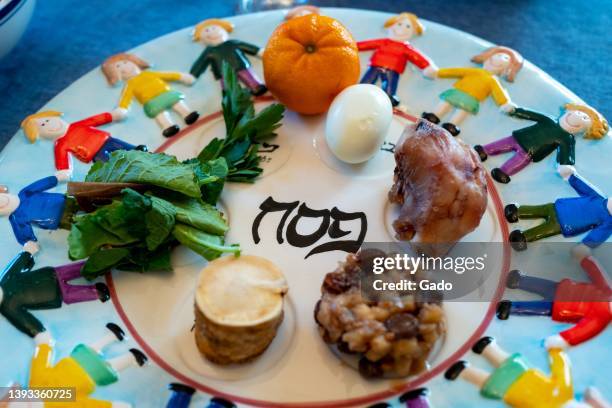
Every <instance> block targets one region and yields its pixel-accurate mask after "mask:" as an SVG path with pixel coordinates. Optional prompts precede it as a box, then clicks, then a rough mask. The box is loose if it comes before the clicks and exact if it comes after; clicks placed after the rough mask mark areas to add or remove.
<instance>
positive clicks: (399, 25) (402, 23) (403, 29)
mask: <svg viewBox="0 0 612 408" xmlns="http://www.w3.org/2000/svg"><path fill="white" fill-rule="evenodd" d="M415 32H416V30H415V27H413V25H412V22H411V21H410V19H407V18H402V19H400V20H398V21H397V22H396V23H395V24H393V25H392V26H390V27H389V28H388V29H387V35H388V36H389V38H391V39H394V40H397V41H408V40H409V39H411V38H412V37H413V36H414V33H415Z"/></svg>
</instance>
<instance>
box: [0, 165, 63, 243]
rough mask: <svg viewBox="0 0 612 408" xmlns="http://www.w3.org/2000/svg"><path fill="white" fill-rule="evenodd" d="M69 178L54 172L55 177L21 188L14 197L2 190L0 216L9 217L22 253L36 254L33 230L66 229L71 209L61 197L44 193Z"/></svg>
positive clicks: (61, 195) (61, 173) (60, 195)
mask: <svg viewBox="0 0 612 408" xmlns="http://www.w3.org/2000/svg"><path fill="white" fill-rule="evenodd" d="M69 178H70V175H69V174H68V173H67V172H63V171H58V172H57V173H56V175H55V176H49V177H45V178H42V179H40V180H37V181H35V182H33V183H32V184H30V185H28V186H26V187H24V188H22V189H21V190H20V191H19V193H18V194H17V195H15V194H10V193H9V192H8V190H6V189H4V192H2V193H0V215H2V216H8V217H9V221H10V223H11V227H12V228H13V233H14V234H15V238H16V239H17V242H19V243H20V244H21V245H23V247H24V250H25V251H27V252H30V253H31V254H35V253H36V252H38V249H39V248H38V244H37V241H38V239H37V238H36V234H34V228H33V227H38V228H40V229H44V230H56V229H59V228H70V217H71V214H72V212H73V209H74V208H73V207H72V205H70V204H68V205H67V200H66V196H65V195H64V194H60V193H49V192H47V190H50V189H52V188H54V187H56V186H57V185H58V184H59V183H60V182H66V181H68V179H69Z"/></svg>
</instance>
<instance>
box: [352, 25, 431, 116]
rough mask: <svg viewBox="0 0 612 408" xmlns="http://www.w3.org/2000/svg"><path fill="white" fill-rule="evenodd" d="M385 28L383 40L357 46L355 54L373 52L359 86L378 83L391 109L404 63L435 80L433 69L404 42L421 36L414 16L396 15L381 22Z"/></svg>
mask: <svg viewBox="0 0 612 408" xmlns="http://www.w3.org/2000/svg"><path fill="white" fill-rule="evenodd" d="M385 28H386V29H387V38H379V39H376V40H366V41H358V42H357V47H358V48H359V51H369V50H374V53H373V54H372V57H371V58H370V66H369V67H368V70H367V71H366V73H365V75H364V76H363V78H361V83H362V84H375V83H376V82H377V81H379V80H380V83H381V86H382V88H383V89H384V91H385V92H386V93H387V95H389V98H390V99H391V103H392V104H393V106H398V105H399V103H400V101H399V99H398V98H397V95H396V93H397V84H398V82H399V77H400V75H401V74H402V73H404V70H405V69H406V64H407V63H408V62H410V63H412V64H413V65H414V66H416V67H417V68H419V69H420V70H422V71H423V75H425V76H426V77H428V78H435V77H436V73H437V68H436V66H435V65H434V64H433V63H432V62H431V61H430V60H429V59H428V58H427V57H426V56H425V55H424V54H423V53H422V52H421V51H419V50H418V49H416V48H415V47H413V46H412V45H411V44H410V43H409V42H408V40H410V39H411V38H412V37H413V36H415V35H421V34H423V31H424V28H423V25H422V24H421V22H420V21H419V20H418V18H417V16H415V15H414V14H412V13H401V14H398V15H397V16H394V17H391V18H390V19H389V20H387V21H386V22H385Z"/></svg>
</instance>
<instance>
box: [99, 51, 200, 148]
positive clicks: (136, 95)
mask: <svg viewBox="0 0 612 408" xmlns="http://www.w3.org/2000/svg"><path fill="white" fill-rule="evenodd" d="M149 66H150V65H149V63H148V62H146V61H144V60H142V59H141V58H139V57H137V56H135V55H133V54H126V53H121V54H116V55H113V56H112V57H109V58H107V59H106V61H104V63H103V64H102V72H103V73H104V76H105V77H106V79H107V81H108V83H109V84H110V85H115V84H116V83H118V82H120V81H124V82H125V85H124V87H123V91H122V93H121V98H120V99H119V104H118V107H117V109H116V111H120V112H121V113H122V114H124V115H125V113H127V109H128V108H129V107H130V105H131V103H132V101H133V100H134V99H137V100H138V102H140V103H141V104H142V105H143V108H144V111H145V114H146V115H147V116H148V117H150V118H155V121H156V122H157V123H158V124H159V126H160V127H161V128H162V134H163V135H164V136H165V137H171V136H174V135H175V134H177V133H178V131H179V130H180V128H179V126H178V125H177V124H176V123H174V122H173V121H172V119H171V117H170V114H169V112H168V111H169V110H173V111H175V112H176V113H177V114H178V115H180V116H181V117H182V118H183V120H184V121H185V123H186V124H188V125H191V124H192V123H194V122H195V121H196V120H198V118H199V117H200V114H199V113H198V112H197V111H195V110H193V109H191V108H190V107H189V105H187V103H185V101H184V99H185V96H184V95H183V94H182V93H181V92H179V91H176V90H174V89H172V88H171V87H170V85H168V82H175V81H178V82H182V83H183V84H185V85H192V84H193V83H194V82H195V78H194V77H193V75H191V74H186V73H181V72H158V71H149V70H147V68H149Z"/></svg>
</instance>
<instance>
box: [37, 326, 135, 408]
mask: <svg viewBox="0 0 612 408" xmlns="http://www.w3.org/2000/svg"><path fill="white" fill-rule="evenodd" d="M106 328H107V329H108V333H107V334H106V335H105V336H104V337H101V338H100V339H98V340H97V341H95V342H93V343H91V344H78V345H77V346H76V347H74V348H73V349H72V352H71V353H70V355H69V356H66V357H63V358H61V359H60V360H59V361H57V362H56V363H54V362H53V360H54V358H53V349H54V344H53V339H52V338H51V336H50V335H49V333H48V332H43V333H41V334H39V335H37V336H36V337H35V338H34V343H35V344H36V349H35V351H34V356H33V357H32V361H31V364H30V379H29V382H28V388H72V390H73V391H72V392H74V399H73V400H72V401H70V402H65V401H60V402H53V401H47V402H45V403H44V406H45V407H49V408H50V407H58V408H59V407H66V406H75V407H89V408H128V407H130V406H131V405H130V404H127V403H125V402H122V401H107V400H99V399H95V398H92V397H91V394H92V393H93V392H94V391H95V390H96V388H97V387H98V386H104V385H110V384H113V383H115V382H117V381H118V380H119V372H121V371H123V370H126V369H127V368H129V367H135V366H142V365H144V364H145V363H146V361H147V357H146V356H145V355H144V353H143V352H142V351H140V350H138V349H135V348H132V349H130V350H129V353H124V354H122V355H120V356H118V357H114V358H112V359H108V360H107V359H106V358H105V356H104V354H103V350H104V348H106V347H107V346H109V345H110V344H112V343H114V342H116V341H123V340H124V338H125V333H124V332H123V330H122V329H121V328H120V327H119V326H118V325H116V324H115V323H108V324H107V325H106Z"/></svg>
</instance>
